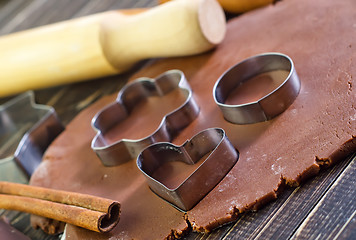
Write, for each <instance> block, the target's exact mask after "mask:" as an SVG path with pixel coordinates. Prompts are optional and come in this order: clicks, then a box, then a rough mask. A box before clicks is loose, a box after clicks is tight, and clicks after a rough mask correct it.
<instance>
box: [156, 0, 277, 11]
mask: <svg viewBox="0 0 356 240" xmlns="http://www.w3.org/2000/svg"><path fill="white" fill-rule="evenodd" d="M168 1H171V0H159V2H160V3H161V4H162V3H166V2H168ZM217 1H218V2H219V3H220V5H221V6H222V8H223V9H224V10H225V11H227V12H230V13H243V12H247V11H250V10H253V9H256V8H259V7H263V6H266V5H268V4H272V3H274V2H276V1H278V0H217Z"/></svg>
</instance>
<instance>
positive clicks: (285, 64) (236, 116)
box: [213, 53, 301, 124]
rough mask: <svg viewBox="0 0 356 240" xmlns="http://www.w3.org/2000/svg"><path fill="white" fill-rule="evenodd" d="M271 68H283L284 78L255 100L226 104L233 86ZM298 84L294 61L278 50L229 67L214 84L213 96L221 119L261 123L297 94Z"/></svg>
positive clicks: (275, 113) (269, 70) (286, 105)
mask: <svg viewBox="0 0 356 240" xmlns="http://www.w3.org/2000/svg"><path fill="white" fill-rule="evenodd" d="M274 70H286V71H288V72H289V74H288V76H287V78H286V79H285V80H284V81H283V82H282V83H281V84H280V85H279V86H278V87H277V88H276V89H274V90H273V91H272V92H270V93H269V94H267V95H265V96H264V97H262V98H260V99H259V100H258V101H255V102H249V103H246V104H240V105H229V104H225V101H226V99H227V98H228V96H229V94H230V93H231V91H232V90H233V89H235V88H236V87H238V86H239V85H240V84H242V83H244V82H246V81H248V80H249V79H251V78H253V77H255V76H257V75H259V74H262V73H266V72H271V71H274ZM300 87H301V83H300V80H299V78H298V76H297V73H296V71H295V68H294V64H293V61H292V59H291V58H290V57H288V56H287V55H284V54H281V53H265V54H261V55H256V56H253V57H250V58H248V59H246V60H244V61H242V62H240V63H238V64H237V65H235V66H233V67H231V68H230V69H228V70H227V71H226V72H225V73H224V74H223V75H222V76H221V77H220V78H219V79H218V81H217V82H216V83H215V86H214V90H213V95H214V100H215V102H216V104H217V105H218V106H219V107H220V109H221V111H222V113H223V115H224V118H225V119H226V120H227V121H229V122H232V123H236V124H250V123H256V122H263V121H267V120H270V119H272V118H274V117H275V116H277V115H279V114H280V113H282V112H283V111H285V110H286V109H287V108H288V107H289V106H290V105H291V104H292V103H293V101H294V99H295V98H296V97H297V95H298V93H299V91H300Z"/></svg>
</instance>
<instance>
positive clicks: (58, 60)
mask: <svg viewBox="0 0 356 240" xmlns="http://www.w3.org/2000/svg"><path fill="white" fill-rule="evenodd" d="M225 31H226V22H225V16H224V13H223V11H222V9H221V7H220V6H219V4H218V3H217V2H216V0H199V1H191V0H177V1H172V2H169V3H167V4H162V5H159V6H157V7H154V8H152V9H149V10H147V11H143V12H141V13H138V14H125V13H120V12H119V11H110V12H104V13H101V14H96V15H92V16H88V17H83V18H78V19H74V20H69V21H65V22H60V23H56V24H52V25H47V26H43V27H39V28H35V29H31V30H27V31H23V32H18V33H14V34H10V35H7V36H3V37H0V97H1V96H7V95H11V94H15V93H19V92H22V91H25V90H29V89H38V88H45V87H50V86H55V85H60V84H66V83H71V82H77V81H82V80H87V79H93V78H98V77H103V76H108V75H113V74H118V73H121V72H124V71H126V70H128V69H129V68H130V67H132V66H133V65H134V64H135V63H137V62H138V61H140V60H143V59H147V58H154V57H173V56H184V55H192V54H197V53H201V52H204V51H207V50H209V49H211V48H213V47H214V46H215V45H216V44H218V43H220V42H221V41H222V39H223V38H224V35H225Z"/></svg>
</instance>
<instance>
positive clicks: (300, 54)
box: [31, 0, 356, 239]
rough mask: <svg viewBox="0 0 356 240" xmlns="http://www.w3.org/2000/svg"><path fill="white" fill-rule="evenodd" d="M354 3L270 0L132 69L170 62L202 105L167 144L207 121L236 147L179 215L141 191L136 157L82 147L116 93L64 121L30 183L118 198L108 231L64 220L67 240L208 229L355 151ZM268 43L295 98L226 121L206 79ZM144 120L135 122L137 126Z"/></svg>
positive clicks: (149, 71)
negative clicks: (241, 121) (273, 112)
mask: <svg viewBox="0 0 356 240" xmlns="http://www.w3.org/2000/svg"><path fill="white" fill-rule="evenodd" d="M354 9H356V2H355V1H354V0H340V1H334V0H314V1H310V0H288V1H286V0H285V1H282V2H278V3H277V4H276V5H273V6H269V7H266V8H263V9H259V10H256V11H253V12H249V13H247V14H244V15H242V16H239V17H237V18H235V19H232V20H231V21H229V23H228V31H227V35H226V38H225V40H224V42H223V43H222V44H221V45H219V46H218V47H217V49H216V50H215V51H213V52H210V53H207V54H202V55H199V56H194V57H185V58H175V59H165V60H159V61H157V62H155V63H153V64H151V65H149V66H147V67H146V68H144V69H143V70H142V71H140V72H139V73H137V74H136V76H135V77H139V76H147V77H154V76H157V75H159V74H161V73H162V72H164V71H166V70H169V69H173V68H177V69H180V70H182V71H183V72H184V73H185V74H186V76H187V77H188V79H189V80H190V84H191V86H192V88H193V90H194V97H195V99H196V100H197V102H198V104H199V106H200V107H201V112H200V114H199V116H198V118H197V119H196V120H195V121H194V122H192V123H191V124H190V125H189V126H188V127H187V128H186V129H184V130H183V131H182V132H181V133H180V135H179V136H178V137H177V138H176V139H174V143H175V144H182V143H183V142H184V141H185V140H186V139H190V138H191V137H192V136H193V135H194V134H196V133H198V132H199V131H201V130H203V129H206V128H208V127H221V128H223V129H225V131H226V132H227V135H228V137H229V139H230V141H231V142H232V143H233V144H234V146H235V147H236V148H237V149H238V150H239V152H240V158H239V161H238V162H237V164H236V165H235V166H234V167H233V169H232V170H231V171H230V173H229V174H228V175H227V176H226V177H225V178H224V179H223V180H222V181H221V182H220V183H219V184H218V185H217V186H216V187H215V189H214V190H212V191H211V192H210V193H209V194H208V195H207V196H206V197H205V198H204V199H203V200H202V201H201V202H200V203H198V204H197V205H196V206H195V207H194V208H193V209H192V210H191V211H189V212H188V213H187V214H186V215H184V214H183V213H181V212H179V211H177V210H176V209H174V208H173V207H172V206H170V205H169V204H167V203H166V202H164V201H163V200H161V199H160V198H159V197H157V196H156V195H155V194H153V193H152V192H151V191H150V190H149V188H148V186H147V184H146V182H145V179H144V177H143V176H142V175H141V173H140V172H139V171H138V169H137V168H136V165H135V160H133V161H130V162H127V163H125V164H123V165H121V166H117V167H110V168H106V167H104V166H103V165H102V164H101V163H100V160H99V159H98V158H97V156H96V155H95V154H94V153H93V152H92V151H91V149H90V142H91V139H92V137H93V136H94V134H95V132H94V131H93V130H92V129H91V126H90V120H91V118H92V117H93V116H94V114H95V113H96V112H97V111H98V110H99V109H100V108H102V107H103V106H105V105H106V104H108V103H109V102H111V101H113V100H114V98H115V96H111V97H105V98H103V99H101V100H99V102H97V103H96V104H94V105H93V106H91V107H89V108H88V109H86V110H84V111H83V112H81V113H80V114H79V115H78V116H77V117H76V118H75V119H74V120H73V121H72V122H71V123H70V124H69V125H68V126H67V129H66V130H65V131H64V132H63V133H62V134H61V135H60V136H59V137H58V138H57V139H56V140H55V141H54V142H53V144H52V145H51V146H50V147H49V149H48V151H47V152H46V154H45V156H44V161H43V162H42V163H41V165H40V166H39V168H38V169H37V171H36V172H35V173H34V175H33V176H32V179H31V183H32V184H35V185H41V186H45V187H52V188H56V189H64V190H70V191H78V192H83V193H91V194H95V195H99V196H103V197H108V198H112V199H116V200H118V201H120V202H121V203H122V218H121V221H120V222H119V224H118V226H117V227H116V228H115V229H114V231H113V232H112V233H110V234H96V233H92V232H90V231H86V230H83V229H80V228H77V227H73V226H68V227H67V233H66V234H67V236H68V237H70V239H78V238H79V239H109V238H110V237H111V236H113V235H114V236H115V238H118V239H132V238H135V239H160V238H161V239H162V238H165V237H167V236H173V235H176V237H178V236H179V235H180V234H182V233H183V232H184V231H186V230H189V229H188V225H187V222H186V221H188V222H189V223H190V224H191V226H192V228H193V229H194V230H196V231H209V230H212V229H213V228H214V227H217V226H219V225H221V224H223V223H226V222H229V221H233V220H234V219H235V218H236V216H237V214H239V212H244V211H246V210H250V209H256V208H258V207H259V206H261V205H262V204H264V203H265V202H266V201H269V200H271V199H274V198H276V197H277V194H276V191H277V190H278V188H279V187H280V186H281V185H283V184H285V183H286V184H289V185H293V186H296V185H298V184H300V183H301V182H302V180H304V179H306V178H308V177H310V176H313V175H315V174H317V173H318V171H319V168H320V165H329V164H332V163H336V162H337V161H340V160H342V159H344V158H345V157H346V156H347V155H348V154H350V153H352V152H355V151H356V140H355V135H356V109H355V102H356V94H355V90H354V86H355V84H356V82H355V76H356V73H355V72H356V68H355V67H354V66H355V62H354V61H355V59H356V51H355V47H356V46H355V45H354V43H355V31H356V28H355V22H356V14H355V11H354ZM272 51H273V52H282V53H285V54H287V55H289V56H290V57H291V58H292V59H293V61H294V63H295V67H296V71H297V73H298V75H299V77H300V79H301V83H302V88H301V92H300V94H299V96H298V97H297V99H296V100H295V102H294V103H293V104H292V105H291V106H290V107H289V108H288V109H287V110H286V111H285V112H284V113H282V114H281V115H279V116H278V117H276V118H275V119H273V120H271V121H268V122H264V123H257V124H250V125H234V124H231V123H228V122H226V121H225V120H224V119H223V117H222V114H221V112H220V110H219V108H218V107H217V106H216V105H215V103H214V100H213V96H212V89H213V86H214V84H215V81H216V80H217V79H218V78H219V76H220V75H221V74H222V73H223V72H224V71H225V70H227V69H228V68H229V67H231V66H233V65H234V64H236V63H237V62H239V61H241V60H243V59H245V58H247V57H250V56H253V55H255V54H259V53H263V52H272ZM132 124H134V122H132ZM145 124H147V126H149V125H150V122H147V123H145ZM147 126H146V125H140V126H137V128H136V131H139V130H140V129H144V128H146V127H147ZM184 217H185V218H184ZM185 219H186V220H185ZM68 239H69V238H68Z"/></svg>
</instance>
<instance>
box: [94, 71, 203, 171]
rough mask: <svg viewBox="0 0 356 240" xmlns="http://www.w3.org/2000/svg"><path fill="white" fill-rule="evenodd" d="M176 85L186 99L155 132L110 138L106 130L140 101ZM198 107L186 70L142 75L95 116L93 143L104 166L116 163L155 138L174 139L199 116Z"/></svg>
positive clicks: (130, 157) (158, 140) (136, 153)
mask: <svg viewBox="0 0 356 240" xmlns="http://www.w3.org/2000/svg"><path fill="white" fill-rule="evenodd" d="M177 88H178V89H180V90H181V91H182V93H183V94H184V96H185V98H186V100H185V102H184V103H183V104H182V105H181V106H179V107H178V108H177V109H175V110H174V111H172V112H170V113H168V114H167V115H165V116H164V117H163V119H162V121H161V123H160V125H159V126H158V128H157V129H156V130H155V131H154V132H153V133H152V134H150V135H148V136H146V137H144V138H142V139H138V140H131V139H120V140H118V141H115V142H113V143H110V142H109V141H107V139H106V138H105V134H106V133H107V132H108V131H110V130H111V129H112V128H113V127H114V126H116V125H117V124H120V122H121V121H123V120H124V119H125V118H127V117H128V116H129V114H130V112H131V111H132V110H133V109H134V108H135V107H136V106H137V105H138V104H139V103H140V102H141V101H144V100H145V99H146V98H148V97H150V96H164V95H166V94H168V93H170V92H171V91H173V90H174V89H177ZM199 111H200V109H199V107H198V105H197V103H196V102H195V100H194V98H193V93H192V90H191V88H190V86H189V84H188V81H187V80H186V78H185V76H184V74H183V72H181V71H179V70H170V71H167V72H164V73H163V74H161V75H160V76H158V77H156V78H155V79H151V78H139V79H137V80H135V81H133V82H131V83H130V84H128V85H126V86H125V87H124V88H122V89H121V91H120V92H119V94H118V97H117V99H116V101H115V102H113V103H112V104H110V105H108V106H106V107H105V108H104V109H102V110H101V111H100V112H98V113H97V114H96V115H95V116H94V118H93V119H92V127H93V128H94V129H95V130H96V131H97V134H96V136H95V137H94V138H93V140H92V143H91V147H92V149H93V150H94V151H95V152H96V154H97V155H98V156H99V158H100V159H101V161H102V163H103V164H104V165H105V166H116V165H119V164H122V163H125V162H127V161H129V160H131V159H134V158H136V157H137V156H138V155H139V154H140V152H141V151H142V150H143V149H144V148H145V147H147V146H149V145H151V144H153V143H155V142H167V141H171V140H172V139H173V138H174V137H175V136H176V134H177V133H178V132H179V131H180V130H182V129H183V128H185V127H186V126H187V125H189V124H190V123H191V122H192V121H193V120H194V119H195V118H196V117H197V116H198V114H199Z"/></svg>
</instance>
